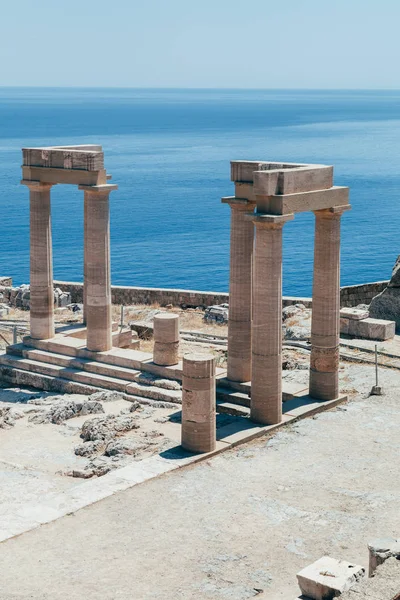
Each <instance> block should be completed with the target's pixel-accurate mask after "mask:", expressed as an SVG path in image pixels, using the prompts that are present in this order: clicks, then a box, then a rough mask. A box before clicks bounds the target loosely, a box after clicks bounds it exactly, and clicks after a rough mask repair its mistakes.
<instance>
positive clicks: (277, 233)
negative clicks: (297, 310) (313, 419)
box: [250, 214, 293, 425]
mask: <svg viewBox="0 0 400 600" xmlns="http://www.w3.org/2000/svg"><path fill="white" fill-rule="evenodd" d="M289 219H293V215H283V216H272V215H265V216H262V215H259V216H258V215H257V214H256V215H255V216H254V218H253V220H254V224H255V226H256V241H255V249H254V280H253V329H252V338H253V339H252V378H251V404H250V418H251V419H252V420H253V421H256V422H257V423H262V424H263V425H273V424H275V423H279V422H280V421H281V420H282V228H283V225H284V223H285V222H286V221H287V220H289Z"/></svg>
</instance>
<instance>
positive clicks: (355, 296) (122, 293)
mask: <svg viewBox="0 0 400 600" xmlns="http://www.w3.org/2000/svg"><path fill="white" fill-rule="evenodd" d="M387 284H388V282H387V281H377V282H373V283H364V284H362V285H350V286H345V287H343V288H341V290H340V304H341V306H342V307H347V306H357V305H358V304H369V303H370V302H371V300H372V298H373V297H374V296H376V295H377V294H379V293H380V292H382V290H384V289H385V287H386V286H387ZM54 286H55V287H58V288H60V289H61V290H62V291H66V292H70V294H71V302H83V284H82V283H77V282H71V281H55V282H54ZM111 292H112V302H113V304H123V305H125V306H129V305H131V304H159V305H160V306H166V305H167V304H172V305H173V306H182V307H183V308H186V307H187V308H196V307H198V306H201V307H205V306H212V305H213V304H225V303H226V304H227V303H228V302H229V294H226V293H223V292H200V291H196V290H173V289H164V288H141V287H130V286H117V285H113V286H112V287H111ZM297 303H301V304H304V305H305V306H306V308H311V305H312V299H311V298H301V297H295V296H284V297H283V306H284V307H285V306H290V305H292V304H297Z"/></svg>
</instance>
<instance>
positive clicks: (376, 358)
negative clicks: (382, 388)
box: [375, 344, 379, 387]
mask: <svg viewBox="0 0 400 600" xmlns="http://www.w3.org/2000/svg"><path fill="white" fill-rule="evenodd" d="M375 385H376V387H378V385H379V384H378V344H375Z"/></svg>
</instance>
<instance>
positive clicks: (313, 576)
mask: <svg viewBox="0 0 400 600" xmlns="http://www.w3.org/2000/svg"><path fill="white" fill-rule="evenodd" d="M364 575H365V569H364V568H363V567H361V566H360V565H355V564H354V563H348V562H346V561H344V560H337V559H335V558H331V557H330V556H323V557H322V558H320V559H319V560H317V561H315V562H314V563H312V564H311V565H308V567H305V568H304V569H302V571H300V572H299V573H298V574H297V580H298V583H299V586H300V590H301V593H302V594H303V595H304V596H306V597H308V598H310V599H311V600H332V598H336V597H337V596H340V594H342V593H343V592H345V591H346V590H349V589H350V588H351V587H352V586H354V585H355V584H356V583H357V582H358V581H359V580H360V579H361V578H362V577H364Z"/></svg>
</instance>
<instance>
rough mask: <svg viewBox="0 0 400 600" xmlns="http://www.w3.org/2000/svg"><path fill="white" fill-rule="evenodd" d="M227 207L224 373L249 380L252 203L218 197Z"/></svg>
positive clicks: (252, 234)
mask: <svg viewBox="0 0 400 600" xmlns="http://www.w3.org/2000/svg"><path fill="white" fill-rule="evenodd" d="M222 202H224V203H226V204H229V206H230V207H231V239H230V278H229V323H228V372H227V377H228V379H230V380H232V381H238V382H241V383H243V382H246V381H250V379H251V318H252V287H251V286H252V283H251V282H252V260H253V245H254V225H253V223H252V221H249V220H248V219H246V214H247V213H249V212H251V211H252V210H253V209H254V206H255V202H249V201H248V200H242V199H239V198H222Z"/></svg>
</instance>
